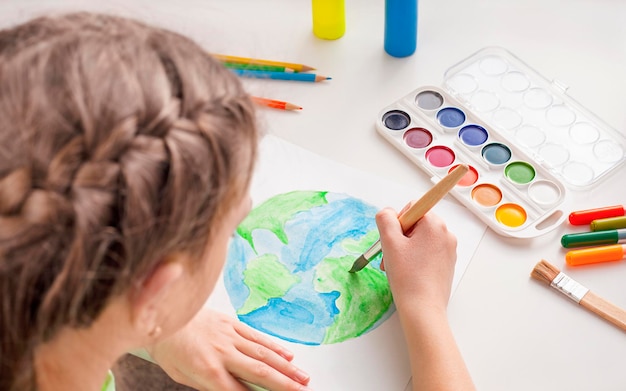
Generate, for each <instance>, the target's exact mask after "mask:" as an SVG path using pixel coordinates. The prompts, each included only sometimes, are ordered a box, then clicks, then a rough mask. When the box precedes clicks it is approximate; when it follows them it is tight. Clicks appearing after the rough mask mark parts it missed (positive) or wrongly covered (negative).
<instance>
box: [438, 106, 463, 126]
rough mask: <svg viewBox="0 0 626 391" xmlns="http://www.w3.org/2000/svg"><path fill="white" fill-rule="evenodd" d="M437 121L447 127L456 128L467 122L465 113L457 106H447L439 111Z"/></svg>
mask: <svg viewBox="0 0 626 391" xmlns="http://www.w3.org/2000/svg"><path fill="white" fill-rule="evenodd" d="M437 121H439V123H440V124H441V125H442V126H445V127H446V128H456V127H457V126H461V125H462V124H463V122H465V113H464V112H463V111H461V110H460V109H457V108H456V107H445V108H443V109H441V110H439V112H438V113H437Z"/></svg>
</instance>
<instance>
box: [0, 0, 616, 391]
mask: <svg viewBox="0 0 626 391" xmlns="http://www.w3.org/2000/svg"><path fill="white" fill-rule="evenodd" d="M69 9H90V10H105V11H112V12H117V13H123V14H126V15H133V16H136V17H140V18H143V19H146V20H148V21H151V22H156V23H161V24H163V25H165V26H167V27H171V28H173V29H176V30H178V31H180V32H182V33H185V34H188V35H191V36H192V37H193V38H195V39H197V40H198V41H200V42H201V43H202V44H203V45H204V46H205V47H206V48H207V49H208V50H210V51H213V52H217V53H225V54H232V55H241V56H246V57H257V58H268V59H275V60H281V59H282V60H284V61H291V62H300V63H304V64H308V65H312V66H315V67H316V68H317V72H318V73H320V74H324V75H328V76H331V77H333V80H331V81H329V82H324V83H317V84H309V83H297V82H281V81H258V80H256V81H246V84H247V86H248V88H249V90H250V92H251V93H253V94H256V95H264V96H269V97H273V98H277V99H283V100H286V101H290V102H293V103H297V104H299V105H302V106H303V107H304V110H303V111H302V112H282V111H277V110H266V109H263V110H261V122H262V124H263V126H264V127H265V128H266V129H267V131H268V132H270V133H272V134H275V135H277V136H280V137H282V138H284V139H286V140H288V141H291V142H293V143H295V144H298V145H300V146H303V147H305V148H307V149H309V150H311V151H313V152H316V153H318V154H320V155H322V156H326V157H328V158H330V159H334V160H336V161H338V162H341V163H344V164H347V165H349V166H353V167H357V168H360V169H362V170H366V171H369V172H371V173H374V174H377V175H382V176H385V177H387V178H390V179H392V180H394V181H397V182H400V183H403V184H406V185H408V186H415V187H416V188H417V189H425V188H426V187H427V186H429V183H430V182H429V179H428V177H427V176H426V175H425V174H424V173H422V171H420V170H418V169H417V168H416V167H415V166H414V164H413V163H411V162H410V161H409V160H408V159H406V158H405V157H403V156H402V155H400V153H399V152H397V150H396V149H394V148H393V147H392V146H391V145H390V144H388V143H387V142H386V141H384V140H383V138H382V137H381V136H379V135H378V134H377V133H376V132H375V130H374V121H375V118H376V115H377V113H378V112H379V110H380V109H381V108H382V107H384V106H385V105H387V104H389V103H391V102H393V101H395V100H397V99H398V98H400V97H401V96H403V95H404V94H406V93H408V92H410V91H412V90H413V89H415V88H417V87H419V86H423V85H440V84H441V82H442V79H443V74H444V72H445V71H446V70H447V69H448V68H449V67H450V66H452V65H453V64H455V63H456V62H458V61H460V60H462V59H464V58H465V57H467V56H469V55H470V54H472V53H474V52H475V51H477V50H479V49H481V48H483V47H485V46H502V47H504V48H506V49H508V50H509V51H511V52H513V53H514V54H515V55H517V56H518V57H520V58H521V59H522V60H524V61H525V62H526V63H527V64H529V65H530V66H531V67H533V68H534V69H535V70H537V71H538V72H539V73H541V74H542V75H544V76H545V77H546V78H548V79H558V80H559V81H561V82H563V83H565V84H567V85H569V90H568V93H569V94H570V96H571V97H573V98H574V99H576V100H577V101H578V102H580V103H581V104H582V105H583V106H585V107H587V108H588V109H589V110H590V111H592V112H594V113H595V114H597V115H598V116H599V117H600V118H602V119H603V120H604V121H606V122H607V123H608V124H609V125H611V126H612V127H614V128H615V129H617V130H618V131H619V132H621V133H622V134H624V133H626V131H624V129H625V128H626V77H624V74H625V72H626V21H625V20H626V1H622V0H524V1H519V0H475V1H467V0H421V1H420V4H419V25H418V30H419V32H418V49H417V52H416V53H415V54H414V55H413V56H411V57H408V58H404V59H398V58H392V57H390V56H388V55H386V54H385V52H384V50H383V15H384V1H383V0H346V15H347V29H346V34H345V35H344V37H342V38H341V39H339V40H336V41H323V40H319V39H317V38H315V37H314V36H313V34H312V30H311V4H310V1H308V0H204V1H200V0H178V1H167V0H158V1H149V0H141V1H138V0H136V1H121V0H116V1H106V0H102V1H78V0H62V1H61V0H59V1H45V0H22V1H7V0H0V23H1V24H3V25H6V24H10V23H14V22H15V21H19V20H23V19H25V18H28V17H30V16H32V15H35V14H41V13H46V12H50V11H54V10H69ZM625 179H626V166H624V165H622V166H621V167H620V169H619V171H617V172H616V173H614V175H612V176H611V177H610V178H607V180H605V181H603V182H601V183H599V184H598V185H597V186H594V187H593V188H591V189H589V190H587V191H585V192H580V191H578V192H569V195H568V197H571V200H572V201H573V207H574V208H575V209H586V208H591V207H599V206H605V205H614V204H626V197H624V196H623V195H622V194H621V193H622V192H623V188H624V185H623V182H624V180H625ZM577 230H580V229H574V228H572V227H570V226H568V225H567V224H563V225H562V226H560V227H558V228H557V229H555V230H554V231H552V232H550V233H548V234H545V235H543V236H542V237H540V238H536V239H526V240H520V239H510V238H504V237H502V236H499V235H497V234H495V233H494V232H493V231H491V230H487V232H486V234H485V235H484V237H483V239H482V241H481V243H480V245H479V247H478V250H477V251H476V253H475V254H474V256H473V258H472V262H471V264H470V266H469V268H468V269H467V271H466V273H465V275H464V277H463V279H462V281H461V284H460V286H459V288H458V289H457V291H456V293H455V294H454V296H453V297H452V299H451V303H450V307H449V313H450V318H451V322H452V327H453V330H454V333H455V335H456V338H457V341H458V343H459V345H460V348H461V351H462V353H463V355H464V357H465V359H466V362H467V365H468V366H469V369H470V372H471V373H472V376H473V379H474V381H475V383H476V385H477V387H478V389H480V390H509V391H513V390H524V391H526V390H552V389H564V390H570V391H573V390H624V389H626V370H624V368H623V365H624V364H623V363H624V356H625V355H626V335H625V334H624V332H622V331H620V330H619V329H617V328H616V327H614V326H612V325H610V324H608V323H606V322H605V321H603V320H601V319H599V318H598V317H596V316H594V315H592V314H590V313H588V312H587V311H585V310H584V309H582V308H579V307H578V306H577V305H576V304H575V303H573V302H572V301H569V300H568V299H567V298H565V297H564V296H562V295H560V294H558V293H557V292H555V291H554V290H552V289H549V288H548V287H547V286H544V285H542V284H540V283H537V282H536V281H534V280H531V279H530V277H529V274H530V272H531V270H532V268H533V267H534V265H535V264H536V263H537V262H538V261H539V260H541V259H546V260H549V261H550V262H552V263H553V264H555V265H556V266H558V267H559V268H561V269H563V270H564V271H565V272H566V273H567V274H568V275H569V276H571V277H573V278H574V279H576V280H578V281H579V282H581V283H582V284H583V285H586V286H587V287H588V288H590V289H592V290H593V291H595V292H596V293H597V294H599V295H601V296H603V297H605V298H606V299H608V300H610V301H612V302H614V303H615V304H617V305H619V306H621V307H624V308H626V294H625V289H624V282H623V281H624V280H625V277H626V262H615V263H611V264H605V265H599V266H594V267H583V268H576V269H573V268H566V267H565V266H564V253H565V251H564V250H563V249H562V248H561V246H560V242H559V240H560V237H561V235H562V234H564V233H566V232H574V231H577Z"/></svg>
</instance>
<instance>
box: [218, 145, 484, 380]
mask: <svg viewBox="0 0 626 391" xmlns="http://www.w3.org/2000/svg"><path fill="white" fill-rule="evenodd" d="M294 190H320V191H330V192H336V193H343V194H348V195H351V196H353V197H355V198H358V199H361V200H363V201H365V202H367V203H369V204H371V205H374V206H377V207H379V208H382V207H385V206H391V207H393V208H395V209H396V210H400V209H401V208H402V207H403V206H404V205H405V204H406V203H407V202H408V201H410V200H412V199H416V198H419V197H420V196H421V195H422V194H423V191H418V190H415V189H410V188H407V187H404V186H401V185H398V184H396V183H392V182H389V181H387V180H385V179H384V178H380V177H376V176H373V175H371V174H368V173H366V172H362V171H359V170H355V169H353V168H350V167H347V166H344V165H340V164H338V163H335V162H333V161H330V160H328V159H325V158H323V157H320V156H318V155H315V154H313V153H311V152H309V151H307V150H305V149H303V148H301V147H298V146H295V145H293V144H291V143H288V142H286V141H284V140H282V139H279V138H277V137H274V136H266V137H265V138H264V139H263V141H262V143H261V153H260V159H259V162H258V165H257V169H256V172H255V176H254V178H253V182H252V187H251V195H252V198H253V204H254V205H258V204H259V203H261V202H263V201H265V200H267V199H269V198H271V197H272V196H274V195H277V194H281V193H286V192H290V191H294ZM433 210H434V212H435V213H437V214H438V215H439V216H441V217H442V218H444V219H445V221H446V223H447V225H448V228H449V229H450V230H451V231H452V232H454V233H455V235H456V236H457V238H458V247H457V252H458V259H457V265H456V271H455V277H454V282H453V289H455V288H456V286H457V285H458V283H459V281H460V279H461V277H462V275H463V272H464V271H465V269H466V268H467V266H468V264H469V262H470V260H471V257H472V254H473V253H474V251H475V249H476V247H477V245H478V243H479V241H480V239H481V237H482V235H483V234H484V231H485V229H486V226H485V225H484V224H482V223H481V222H480V221H479V220H478V219H477V218H476V217H475V216H474V215H472V214H471V212H469V211H468V210H466V209H465V208H464V207H463V206H461V205H459V204H458V203H456V202H455V201H450V200H449V199H443V200H442V201H441V202H440V203H439V204H438V205H437V206H435V208H434V209H433ZM207 305H209V306H211V307H213V308H216V309H219V310H222V311H224V312H226V313H228V314H231V315H233V316H236V314H235V310H234V308H233V306H232V305H231V303H230V299H229V297H228V293H227V291H226V288H225V285H224V282H223V278H220V279H219V281H218V284H217V286H216V288H215V290H214V292H213V294H212V295H211V297H210V298H209V301H208V302H207ZM276 340H277V342H279V343H280V344H282V345H284V346H286V347H287V348H288V349H290V350H291V351H292V352H294V353H295V360H294V363H295V364H296V365H298V366H299V367H300V368H302V369H303V370H305V371H306V372H307V373H309V374H310V375H311V383H310V386H311V387H312V388H313V389H315V390H325V391H343V390H361V391H367V390H372V391H374V390H376V391H380V390H399V391H400V390H404V389H405V387H406V385H407V383H408V382H409V380H410V376H411V374H410V367H409V360H408V353H407V350H406V347H405V342H404V339H403V336H402V331H401V329H400V323H399V320H398V317H397V313H395V312H394V314H393V315H391V317H390V318H389V319H387V320H386V321H385V322H384V323H383V324H381V325H380V326H378V327H377V328H375V329H374V330H372V331H370V332H368V333H366V334H364V335H361V336H360V337H357V338H354V339H350V340H348V341H345V342H341V343H336V344H330V345H318V346H308V345H302V344H298V343H290V342H287V341H284V340H282V339H279V338H276Z"/></svg>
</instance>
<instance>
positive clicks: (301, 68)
mask: <svg viewBox="0 0 626 391" xmlns="http://www.w3.org/2000/svg"><path fill="white" fill-rule="evenodd" d="M212 56H213V57H215V58H217V59H218V60H220V61H222V62H230V63H238V64H256V65H273V66H279V67H285V68H289V69H291V70H293V71H295V72H308V71H312V70H314V69H315V68H313V67H310V66H308V65H303V64H296V63H292V62H282V61H273V60H262V59H259V58H247V57H238V56H229V55H225V54H216V53H212Z"/></svg>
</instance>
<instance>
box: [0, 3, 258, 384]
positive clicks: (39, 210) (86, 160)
mask: <svg viewBox="0 0 626 391" xmlns="http://www.w3.org/2000/svg"><path fill="white" fill-rule="evenodd" d="M257 138H258V134H257V129H256V125H255V120H254V108H253V105H252V102H251V101H250V99H249V97H248V95H247V94H246V93H245V91H244V90H243V87H242V86H241V84H240V83H239V81H238V79H237V78H236V77H235V76H234V75H233V74H232V73H231V72H229V71H228V70H226V69H225V68H224V67H223V66H221V64H220V63H219V62H217V61H215V60H214V59H212V58H211V57H210V56H209V55H208V54H206V52H204V51H203V50H202V49H201V48H200V47H198V46H197V45H196V44H195V43H193V42H191V41H190V40H188V39H186V38H184V37H182V36H180V35H178V34H175V33H172V32H168V31H164V30H161V29H158V28H154V27H149V26H146V25H143V24H141V23H138V22H136V21H132V20H128V19H124V18H119V17H113V16H106V15H96V14H86V13H79V14H71V15H65V16H60V17H56V18H40V19H36V20H33V21H30V22H27V23H25V24H23V25H20V26H17V27H15V28H12V29H9V30H4V31H0V145H1V146H2V149H1V150H0V308H1V310H0V333H1V334H2V338H3V344H1V345H0V389H2V390H5V389H6V390H11V391H14V390H30V389H34V388H35V383H36V382H35V380H34V374H33V370H32V349H33V348H34V347H35V346H37V344H40V343H43V342H45V341H47V340H48V339H50V338H53V337H54V336H55V334H56V333H57V332H58V331H59V330H60V329H61V328H63V327H88V326H89V325H90V324H91V322H92V321H93V320H94V319H95V318H96V317H97V316H98V315H99V314H100V312H101V311H102V309H103V308H104V306H105V305H106V303H107V301H108V300H109V299H110V298H111V297H112V296H113V295H116V294H121V293H123V292H125V291H126V290H128V289H129V287H130V286H131V285H132V283H133V282H134V281H137V280H139V279H141V278H143V277H144V276H145V275H146V273H148V272H149V271H150V270H151V269H153V268H154V266H155V265H157V264H158V263H159V262H161V261H162V260H163V259H164V258H165V257H166V256H167V255H168V254H170V253H173V252H178V251H186V252H188V253H190V254H191V255H198V254H200V252H201V251H202V250H203V249H204V248H205V247H206V243H207V241H208V240H209V239H210V235H211V234H212V231H211V229H212V226H213V225H215V224H214V223H215V222H217V221H219V219H220V218H222V217H223V214H224V213H225V210H227V209H228V208H229V207H230V206H231V205H232V203H233V202H236V201H237V200H238V199H240V197H241V196H242V195H243V193H244V191H245V190H246V189H247V186H248V184H249V181H250V177H251V174H252V168H253V164H254V161H255V158H256V148H257Z"/></svg>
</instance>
